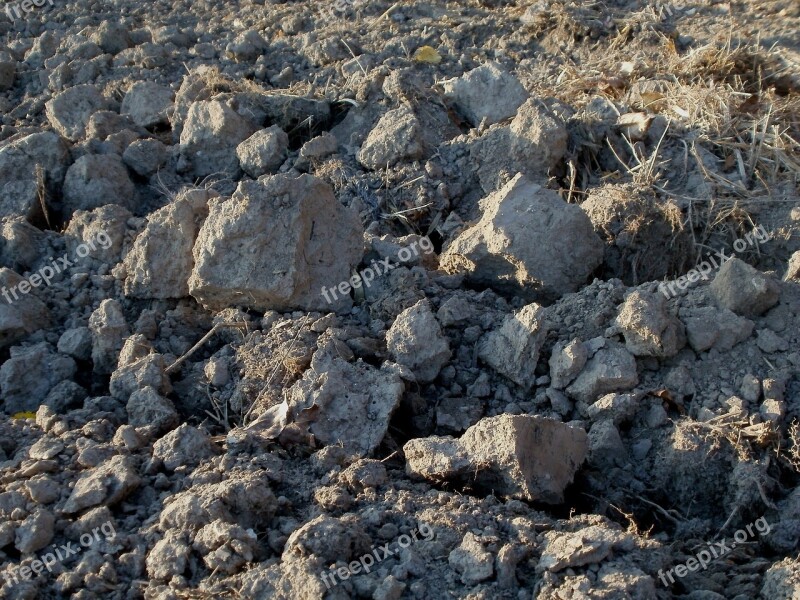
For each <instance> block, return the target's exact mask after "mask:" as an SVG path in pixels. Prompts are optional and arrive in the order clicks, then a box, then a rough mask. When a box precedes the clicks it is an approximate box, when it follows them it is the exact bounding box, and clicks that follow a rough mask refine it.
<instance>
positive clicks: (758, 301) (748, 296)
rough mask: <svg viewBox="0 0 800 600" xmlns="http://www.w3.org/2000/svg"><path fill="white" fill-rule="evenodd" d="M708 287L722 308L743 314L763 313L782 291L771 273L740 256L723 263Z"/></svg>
mask: <svg viewBox="0 0 800 600" xmlns="http://www.w3.org/2000/svg"><path fill="white" fill-rule="evenodd" d="M708 289H709V291H710V292H711V295H712V296H713V297H714V300H715V301H716V302H717V305H718V306H719V307H720V308H727V309H728V310H732V311H733V312H735V313H736V314H738V315H744V316H755V315H760V314H763V313H764V312H766V311H767V310H768V309H770V308H772V307H773V306H775V305H776V304H777V303H778V300H779V299H780V293H781V292H780V287H779V285H778V283H777V282H776V281H775V280H774V279H773V278H772V277H769V276H767V275H764V274H763V273H762V272H761V271H759V270H758V269H754V268H753V267H751V266H750V265H748V264H747V263H746V262H743V261H741V260H739V259H738V258H731V259H730V260H728V261H727V262H726V263H725V264H724V265H722V267H720V270H719V273H717V276H716V277H715V278H714V281H712V282H711V285H709V286H708Z"/></svg>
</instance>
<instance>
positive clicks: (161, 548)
mask: <svg viewBox="0 0 800 600" xmlns="http://www.w3.org/2000/svg"><path fill="white" fill-rule="evenodd" d="M191 553H192V549H191V547H190V546H189V544H187V543H186V542H185V541H184V540H183V534H182V533H180V532H176V531H168V532H167V534H166V536H165V537H164V538H163V539H161V540H159V541H157V542H156V543H155V545H154V546H153V549H152V550H150V553H149V554H148V555H147V575H148V576H149V577H151V578H153V579H155V580H164V581H169V580H171V579H172V578H173V577H180V576H182V575H183V573H184V572H185V571H186V567H187V565H188V563H189V558H190V556H191Z"/></svg>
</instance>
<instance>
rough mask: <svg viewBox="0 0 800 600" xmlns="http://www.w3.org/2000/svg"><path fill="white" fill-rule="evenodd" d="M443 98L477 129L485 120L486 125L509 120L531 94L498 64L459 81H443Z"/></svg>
mask: <svg viewBox="0 0 800 600" xmlns="http://www.w3.org/2000/svg"><path fill="white" fill-rule="evenodd" d="M442 87H443V88H444V95H445V97H446V98H449V99H450V100H452V101H453V103H454V104H455V106H456V108H457V109H458V110H459V111H460V112H461V113H462V114H463V115H464V116H465V117H466V118H467V121H469V123H470V125H472V126H473V127H477V126H478V125H480V124H481V121H483V119H486V124H487V125H492V124H494V123H498V122H499V121H502V120H504V119H510V118H511V117H513V116H514V115H515V114H517V109H518V108H519V107H520V105H522V104H523V103H524V102H525V101H526V100H527V99H528V92H526V91H525V88H524V87H522V84H521V83H520V82H519V80H518V79H517V78H516V77H514V76H513V75H511V74H510V73H508V72H507V71H505V70H503V68H502V67H501V66H500V65H498V64H497V63H493V62H490V63H486V64H485V65H481V66H480V67H478V68H477V69H473V70H472V71H469V72H468V73H465V74H464V75H462V76H461V77H459V78H456V79H448V80H447V81H444V82H442Z"/></svg>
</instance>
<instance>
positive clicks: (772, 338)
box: [756, 329, 789, 354]
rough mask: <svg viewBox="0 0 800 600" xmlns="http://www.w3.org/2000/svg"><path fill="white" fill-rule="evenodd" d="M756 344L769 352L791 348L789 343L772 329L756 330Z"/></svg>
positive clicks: (763, 350)
mask: <svg viewBox="0 0 800 600" xmlns="http://www.w3.org/2000/svg"><path fill="white" fill-rule="evenodd" d="M756 345H757V346H758V347H759V348H760V349H761V351H762V352H765V353H767V354H772V353H773V352H785V351H786V350H788V349H789V343H788V342H787V341H786V340H784V339H783V338H782V337H781V336H779V335H778V334H777V333H775V332H774V331H772V330H771V329H759V330H758V331H757V332H756Z"/></svg>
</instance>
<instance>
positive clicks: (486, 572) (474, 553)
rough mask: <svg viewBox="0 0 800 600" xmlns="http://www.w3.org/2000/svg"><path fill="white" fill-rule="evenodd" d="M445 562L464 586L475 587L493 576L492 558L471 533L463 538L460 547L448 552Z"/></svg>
mask: <svg viewBox="0 0 800 600" xmlns="http://www.w3.org/2000/svg"><path fill="white" fill-rule="evenodd" d="M447 562H448V563H449V564H450V566H451V567H453V570H455V572H456V573H458V574H459V575H460V576H461V583H463V584H465V585H475V584H476V583H480V582H481V581H484V580H486V579H489V578H490V577H491V576H492V575H494V557H493V556H492V554H491V552H488V551H487V550H486V549H485V548H484V547H483V544H481V543H480V541H479V540H478V538H477V537H475V534H473V533H467V534H466V535H465V536H464V539H463V540H461V545H460V546H459V547H458V548H456V549H455V550H453V551H452V552H450V555H449V556H448V558H447Z"/></svg>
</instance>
